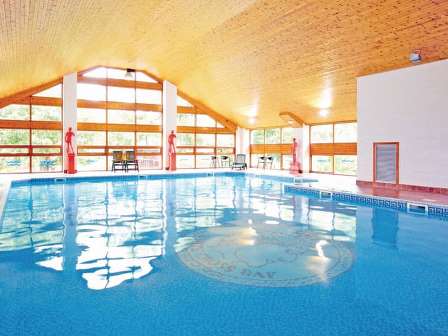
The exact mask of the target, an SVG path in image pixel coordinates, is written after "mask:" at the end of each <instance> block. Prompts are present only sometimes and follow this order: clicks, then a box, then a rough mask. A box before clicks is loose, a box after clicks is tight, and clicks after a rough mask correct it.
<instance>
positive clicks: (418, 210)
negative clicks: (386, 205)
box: [406, 202, 428, 215]
mask: <svg viewBox="0 0 448 336" xmlns="http://www.w3.org/2000/svg"><path fill="white" fill-rule="evenodd" d="M406 210H407V212H408V213H411V214H417V215H428V206H427V205H426V204H421V203H411V202H407V203H406Z"/></svg>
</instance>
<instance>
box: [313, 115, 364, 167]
mask: <svg viewBox="0 0 448 336" xmlns="http://www.w3.org/2000/svg"><path fill="white" fill-rule="evenodd" d="M310 141H311V145H310V155H311V171H312V172H317V173H330V174H341V175H356V169H357V156H356V152H357V145H356V141H357V124H356V123H355V122H344V123H336V124H325V125H313V126H311V127H310Z"/></svg>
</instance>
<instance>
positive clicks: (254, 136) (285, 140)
mask: <svg viewBox="0 0 448 336" xmlns="http://www.w3.org/2000/svg"><path fill="white" fill-rule="evenodd" d="M250 133H251V134H250V139H251V140H250V141H251V146H250V152H251V156H250V165H251V167H254V168H262V167H264V168H266V167H267V168H273V169H289V166H290V163H291V161H292V155H291V154H292V153H291V150H292V146H291V144H292V142H293V138H294V129H293V128H290V127H283V128H280V127H277V128H263V129H255V130H252V131H251V132H250ZM266 157H269V158H271V159H272V166H271V164H270V160H269V161H267V162H269V163H268V164H266V165H264V166H263V164H262V162H263V159H262V158H266Z"/></svg>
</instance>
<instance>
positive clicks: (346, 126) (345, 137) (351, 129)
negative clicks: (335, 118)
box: [334, 123, 358, 142]
mask: <svg viewBox="0 0 448 336" xmlns="http://www.w3.org/2000/svg"><path fill="white" fill-rule="evenodd" d="M357 138H358V136H357V123H342V124H334V142H356V141H357Z"/></svg>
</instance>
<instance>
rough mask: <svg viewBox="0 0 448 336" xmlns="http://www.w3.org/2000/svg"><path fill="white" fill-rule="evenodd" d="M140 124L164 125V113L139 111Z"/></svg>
mask: <svg viewBox="0 0 448 336" xmlns="http://www.w3.org/2000/svg"><path fill="white" fill-rule="evenodd" d="M137 124H138V125H162V113H160V112H151V111H137Z"/></svg>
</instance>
